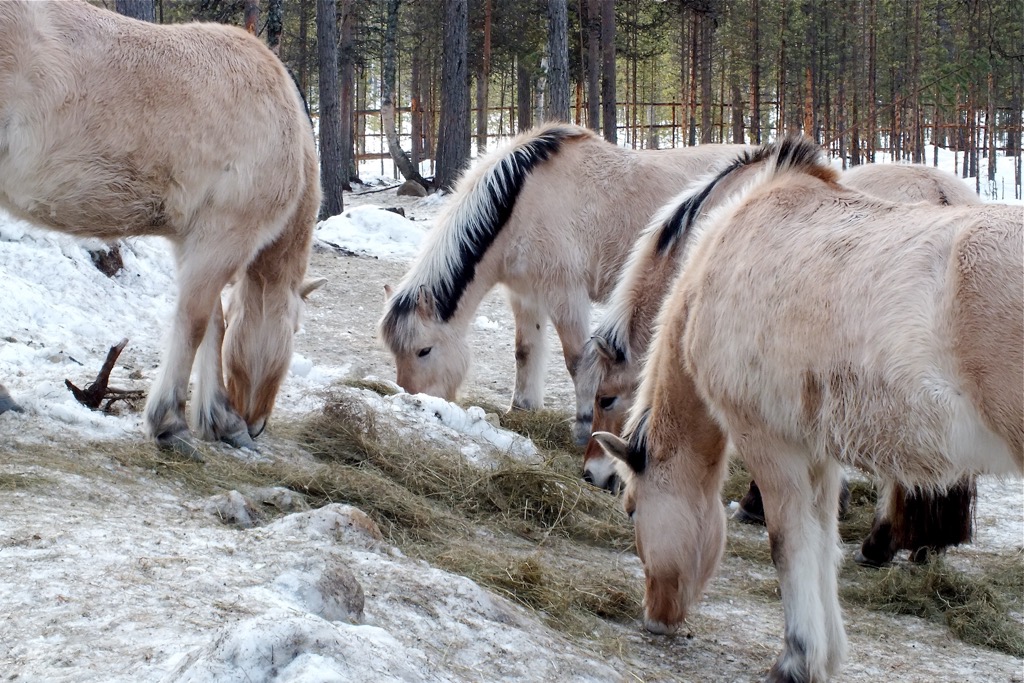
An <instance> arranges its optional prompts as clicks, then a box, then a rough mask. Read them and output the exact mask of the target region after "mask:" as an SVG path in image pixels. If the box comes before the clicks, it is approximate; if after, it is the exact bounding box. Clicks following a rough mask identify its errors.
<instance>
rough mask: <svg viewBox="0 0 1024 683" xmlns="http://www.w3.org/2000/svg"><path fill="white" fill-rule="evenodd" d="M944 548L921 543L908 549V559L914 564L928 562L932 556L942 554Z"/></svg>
mask: <svg viewBox="0 0 1024 683" xmlns="http://www.w3.org/2000/svg"><path fill="white" fill-rule="evenodd" d="M944 551H945V548H935V547H932V546H927V545H923V546H921V547H920V548H915V549H913V550H911V551H910V561H911V562H913V563H914V564H928V562H930V561H931V560H932V558H934V557H938V556H939V555H942V554H943V552H944Z"/></svg>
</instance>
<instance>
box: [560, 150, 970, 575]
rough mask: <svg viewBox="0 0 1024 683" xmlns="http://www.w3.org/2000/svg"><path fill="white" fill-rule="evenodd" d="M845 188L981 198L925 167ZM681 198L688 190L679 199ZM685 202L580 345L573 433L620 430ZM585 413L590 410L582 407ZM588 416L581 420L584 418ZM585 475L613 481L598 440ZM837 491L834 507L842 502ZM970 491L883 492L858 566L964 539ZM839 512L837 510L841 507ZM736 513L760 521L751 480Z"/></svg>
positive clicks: (677, 247) (654, 227) (728, 184)
mask: <svg viewBox="0 0 1024 683" xmlns="http://www.w3.org/2000/svg"><path fill="white" fill-rule="evenodd" d="M770 152H771V148H763V149H761V150H759V152H758V153H757V154H751V153H746V154H744V155H742V156H741V157H739V158H737V159H736V161H734V162H733V163H731V164H730V165H729V166H727V167H726V168H725V169H724V170H722V171H721V172H720V173H719V174H718V181H717V182H704V183H700V184H699V185H700V187H703V188H708V189H709V190H710V192H709V195H708V196H707V197H705V198H704V199H703V200H702V202H701V207H702V211H703V212H705V213H706V212H707V211H708V210H710V209H712V208H715V207H716V206H718V205H721V204H723V203H725V202H726V201H727V200H728V199H729V198H730V197H732V196H733V195H734V194H736V193H737V192H739V191H741V190H742V188H743V187H744V183H746V182H748V181H749V178H750V177H751V175H752V174H753V173H755V172H756V171H758V170H759V169H760V168H761V167H762V166H763V164H764V163H765V161H766V159H767V158H768V157H769V156H770ZM840 180H841V182H842V184H843V185H844V186H846V187H849V188H852V189H855V190H860V191H862V192H866V193H868V194H871V195H873V196H875V197H878V198H880V199H887V200H889V201H894V202H902V203H914V202H922V201H923V202H927V203H930V204H935V205H956V206H965V205H976V204H980V203H981V200H980V199H978V196H977V195H976V194H975V193H974V192H973V191H971V190H970V188H968V187H967V185H966V184H965V183H964V182H963V181H962V180H961V179H960V178H958V177H957V176H956V175H954V174H952V173H949V172H947V171H941V170H939V169H935V168H931V167H928V166H919V165H909V164H871V165H865V166H857V167H855V168H853V169H850V170H848V171H846V172H844V173H843V174H842V176H841V178H840ZM686 194H687V196H688V193H686ZM681 206H682V207H689V205H688V204H686V203H685V202H681V201H680V202H670V203H669V204H668V205H667V206H666V207H665V208H664V209H663V210H662V211H661V212H659V213H658V214H657V215H656V216H655V218H654V219H653V220H652V222H651V225H650V226H649V227H648V228H647V229H646V230H645V231H644V232H643V233H642V234H641V236H640V238H639V239H638V240H637V242H636V245H635V246H634V249H633V251H632V253H631V254H630V257H629V260H628V261H627V265H626V267H625V268H624V269H623V275H622V278H621V279H620V281H619V283H618V284H617V285H616V287H615V290H614V291H613V292H612V295H611V297H610V302H611V303H610V306H609V311H608V315H607V316H606V318H605V319H604V321H602V323H601V325H599V326H598V329H597V331H596V332H595V333H594V336H593V337H591V339H590V340H589V341H587V342H586V344H585V345H584V347H583V351H582V353H581V355H580V362H579V366H578V369H577V374H576V398H577V411H576V427H577V429H578V430H579V431H582V432H585V433H588V434H589V431H590V427H591V425H590V424H589V423H588V422H587V419H588V418H589V417H590V416H591V415H592V416H593V430H594V431H607V432H612V433H614V434H619V433H621V432H622V428H623V425H624V423H625V419H626V415H627V413H628V411H629V406H630V405H631V404H632V401H633V394H634V391H635V389H636V383H637V380H638V378H639V374H640V359H641V358H642V357H643V355H644V354H645V353H646V351H647V346H648V343H649V340H650V335H651V328H652V327H653V325H654V318H655V316H656V315H657V311H658V308H659V307H660V306H661V302H662V300H663V299H664V297H665V294H666V292H667V290H668V288H669V286H670V285H671V282H672V281H673V278H674V276H675V275H676V273H677V271H678V264H679V260H680V258H681V255H682V253H683V249H682V247H681V240H679V239H678V238H679V236H680V235H681V234H683V232H684V231H685V229H686V227H687V226H688V225H689V224H690V223H692V222H693V220H695V219H696V216H694V215H690V214H685V213H680V212H679V211H678V210H677V209H678V208H679V207H681ZM588 404H589V406H592V409H591V410H592V412H590V411H587V410H583V409H581V408H580V406H582V405H588ZM588 413H589V414H588ZM583 478H584V479H585V480H586V481H588V482H590V483H592V484H594V485H595V486H598V487H601V488H605V489H608V490H610V491H615V490H617V489H618V487H619V483H620V482H619V478H618V476H617V475H616V472H615V461H614V459H613V458H610V457H608V456H607V455H606V454H605V452H604V450H603V449H602V448H601V447H600V445H599V444H598V443H597V441H595V440H593V439H590V440H589V442H588V443H587V448H586V452H585V454H584V460H583ZM848 496H849V489H848V488H847V487H845V486H844V487H843V493H842V494H841V501H846V500H848ZM975 496H976V487H975V485H974V482H973V480H972V479H971V478H969V477H968V478H967V479H965V480H964V481H961V482H959V483H958V484H957V485H956V486H954V487H952V488H951V489H950V490H949V491H948V492H942V491H923V490H917V491H908V490H907V489H905V488H904V487H902V486H900V485H899V484H898V483H887V484H886V485H885V486H883V490H882V495H881V496H880V498H879V501H880V502H879V507H878V513H877V514H876V516H875V520H874V523H873V525H872V528H871V531H870V533H869V534H868V536H867V538H866V539H865V540H864V542H863V544H862V546H861V549H860V551H858V553H857V555H856V560H857V562H858V563H860V564H863V565H868V566H882V565H884V564H886V563H888V562H890V561H891V560H892V559H893V557H894V556H895V555H896V553H897V551H899V550H901V549H904V548H905V549H908V550H910V551H911V556H912V557H913V558H915V559H918V560H921V559H925V558H926V557H927V553H928V551H932V552H941V551H942V550H944V549H945V548H946V547H948V546H951V545H959V544H961V543H966V542H969V541H970V540H971V536H972V520H973V515H972V512H973V504H974V500H975ZM844 507H845V505H844V504H843V502H841V503H840V509H841V510H842V509H843V508H844ZM736 516H737V518H738V519H740V520H741V521H747V522H752V523H760V524H764V508H763V504H762V501H761V496H760V491H759V490H758V488H757V485H756V484H755V483H754V482H751V483H750V490H749V491H748V492H747V494H746V495H745V496H744V497H743V499H742V500H741V501H740V507H739V509H738V510H737V513H736Z"/></svg>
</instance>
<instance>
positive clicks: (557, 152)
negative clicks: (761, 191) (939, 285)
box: [380, 124, 744, 410]
mask: <svg viewBox="0 0 1024 683" xmlns="http://www.w3.org/2000/svg"><path fill="white" fill-rule="evenodd" d="M743 148H744V147H743V146H741V145H702V146H699V147H687V148H682V149H669V150H651V151H639V152H638V151H635V150H629V149H623V148H621V147H618V146H616V145H613V144H610V143H608V142H606V141H604V140H602V139H601V138H599V137H598V136H597V135H595V134H594V133H593V132H591V131H589V130H587V129H585V128H580V127H578V126H572V125H568V124H555V125H547V126H542V127H540V128H537V129H534V130H531V131H528V132H526V133H524V134H522V135H520V136H519V137H517V138H515V139H514V140H512V141H511V142H510V143H509V144H508V145H507V146H505V147H503V148H501V149H499V150H496V151H495V152H494V153H492V154H491V155H489V156H487V157H486V158H484V159H483V160H482V161H481V162H480V163H479V164H477V165H476V167H475V168H474V169H472V170H470V171H469V172H468V173H466V174H465V175H464V176H463V178H462V179H461V180H460V181H459V184H458V186H457V188H456V191H455V195H454V197H453V198H452V200H451V202H450V203H449V206H448V207H447V209H446V211H445V212H444V213H443V214H442V215H441V216H440V217H439V219H438V221H437V226H436V227H435V228H434V230H433V231H432V232H431V234H430V235H429V236H428V237H427V240H426V242H425V244H424V245H423V247H422V249H421V251H420V254H419V256H418V258H417V260H416V262H415V263H414V264H413V266H412V268H411V269H410V270H409V272H408V273H407V274H406V276H405V277H404V278H403V280H402V282H401V283H400V284H399V286H398V287H397V289H396V290H394V291H393V290H392V289H391V288H390V287H388V288H386V290H387V294H388V299H387V302H386V303H385V308H384V315H383V317H382V319H381V321H380V334H381V338H382V339H383V340H384V342H385V343H386V345H387V346H388V348H389V349H390V350H391V352H392V353H393V354H394V356H395V364H396V366H397V372H398V384H399V385H401V386H402V388H403V389H405V390H406V391H408V392H410V393H418V392H423V393H427V394H432V395H434V396H440V397H442V398H445V399H448V400H454V398H455V394H456V391H457V390H458V388H459V386H460V385H461V384H462V381H463V379H464V378H465V375H466V372H467V370H468V368H469V362H470V358H469V347H468V345H467V343H466V339H465V337H466V333H467V329H468V327H469V323H470V321H471V320H472V316H473V313H474V311H476V309H477V306H479V304H480V301H481V300H482V299H483V297H484V295H486V294H487V292H489V291H490V290H491V288H493V287H494V286H495V285H496V284H503V285H504V286H505V287H506V289H507V290H508V294H509V302H510V304H511V307H512V312H513V315H514V317H515V326H516V335H515V340H516V341H515V358H516V382H515V389H514V391H513V394H512V408H519V409H527V410H533V409H537V408H541V407H543V398H544V372H545V364H546V357H545V348H544V344H545V336H546V334H545V332H546V331H545V328H546V326H547V320H548V318H549V317H550V319H551V320H552V322H553V323H554V326H555V330H556V331H557V332H558V335H559V338H560V339H561V342H562V350H563V352H564V356H565V364H566V367H567V368H568V370H569V374H570V375H571V376H575V374H576V361H577V358H578V357H579V350H580V347H581V346H582V345H583V342H584V340H585V339H586V338H587V336H588V334H589V332H590V307H591V302H592V301H601V300H603V299H604V298H605V297H606V296H607V294H608V292H609V291H611V288H612V286H613V284H614V283H615V281H616V280H617V279H618V275H619V271H620V270H621V268H622V264H623V262H624V261H625V258H626V254H627V253H628V252H629V249H630V247H631V246H632V244H633V241H634V240H635V239H636V236H637V234H638V233H639V232H640V230H641V229H642V228H643V226H644V225H645V224H646V223H647V221H648V220H649V219H650V216H651V214H652V213H653V212H654V211H655V210H656V209H657V207H659V206H661V205H662V204H663V203H664V202H665V201H667V200H668V199H669V198H670V197H671V196H672V195H673V193H674V192H675V191H676V188H678V187H679V186H680V185H684V186H685V185H688V184H689V183H690V182H692V181H693V180H694V179H696V178H698V177H700V176H702V175H703V174H705V173H707V172H708V171H709V170H710V169H714V168H716V167H719V166H721V165H723V164H724V163H725V161H726V160H728V159H730V158H732V157H735V155H736V154H737V151H738V150H740V149H743Z"/></svg>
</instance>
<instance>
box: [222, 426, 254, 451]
mask: <svg viewBox="0 0 1024 683" xmlns="http://www.w3.org/2000/svg"><path fill="white" fill-rule="evenodd" d="M220 440H221V441H223V442H224V443H226V444H227V445H229V446H234V447H235V448H250V449H252V450H256V442H255V441H253V440H252V437H251V436H249V430H248V429H240V430H238V431H236V432H232V433H230V434H222V435H221V437H220Z"/></svg>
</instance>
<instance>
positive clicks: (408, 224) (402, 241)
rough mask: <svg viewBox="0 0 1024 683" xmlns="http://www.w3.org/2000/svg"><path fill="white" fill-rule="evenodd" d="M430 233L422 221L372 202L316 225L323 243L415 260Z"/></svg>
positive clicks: (397, 258)
mask: <svg viewBox="0 0 1024 683" xmlns="http://www.w3.org/2000/svg"><path fill="white" fill-rule="evenodd" d="M424 234H426V227H425V226H424V225H422V224H419V223H416V222H413V221H410V220H408V219H407V218H405V217H403V216H400V215H398V214H397V213H394V212H393V211H387V210H386V209H383V208H381V207H379V206H373V205H370V204H367V205H363V206H357V207H354V208H351V209H347V210H346V211H345V212H343V213H342V214H340V215H338V216H331V217H330V218H328V219H327V220H325V221H322V222H321V223H319V224H318V225H317V226H316V232H315V233H314V235H315V236H316V239H318V240H320V241H321V242H326V243H327V244H329V245H332V246H337V247H342V248H344V249H349V250H351V251H354V252H356V253H359V254H367V255H370V256H377V257H379V258H386V259H392V260H403V261H405V260H409V259H412V258H413V257H414V256H415V255H416V252H417V251H418V250H419V244H420V240H421V239H422V238H423V235H424Z"/></svg>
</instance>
